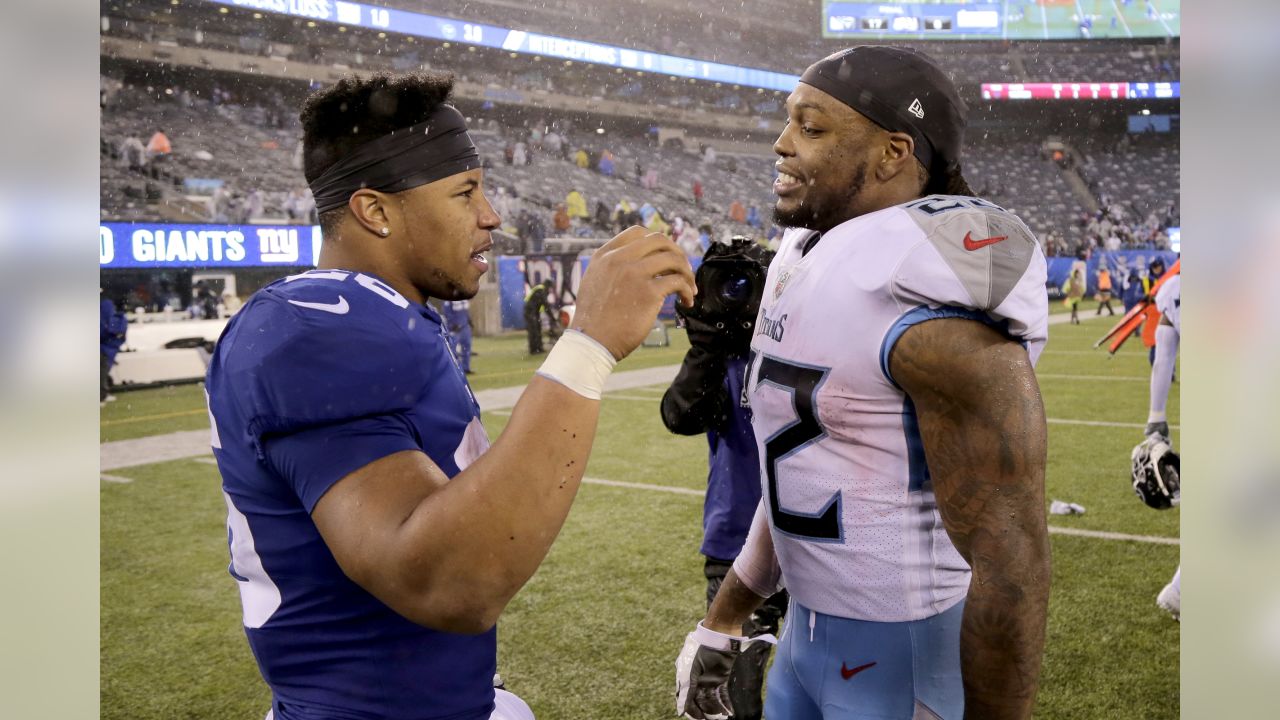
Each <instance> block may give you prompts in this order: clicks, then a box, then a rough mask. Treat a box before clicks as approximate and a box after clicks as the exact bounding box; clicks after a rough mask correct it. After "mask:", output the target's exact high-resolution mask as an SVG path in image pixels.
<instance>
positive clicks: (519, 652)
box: [101, 321, 1179, 720]
mask: <svg viewBox="0 0 1280 720" xmlns="http://www.w3.org/2000/svg"><path fill="white" fill-rule="evenodd" d="M1107 326H1108V324H1107V323H1106V322H1105V321H1095V322H1089V321H1087V322H1086V324H1084V325H1082V326H1069V325H1055V326H1053V327H1052V328H1051V331H1050V337H1051V341H1050V344H1049V346H1048V349H1047V351H1046V353H1045V355H1044V356H1042V358H1041V361H1040V363H1039V367H1038V370H1039V372H1040V375H1041V388H1042V391H1043V393H1044V396H1045V404H1046V408H1047V414H1048V416H1049V418H1050V420H1051V424H1050V426H1049V428H1050V445H1049V466H1048V479H1047V486H1048V495H1049V497H1051V498H1060V499H1063V500H1069V501H1073V502H1078V503H1080V504H1082V505H1084V506H1085V507H1086V508H1087V509H1088V512H1087V513H1086V514H1085V515H1082V516H1072V517H1058V516H1051V517H1050V523H1051V525H1054V526H1060V527H1073V528H1083V529H1090V530H1104V531H1111V532H1121V533H1131V534H1138V535H1155V536H1162V537H1176V536H1177V534H1178V511H1176V510H1173V511H1169V512H1156V511H1152V510H1149V509H1147V508H1146V507H1145V506H1143V505H1142V504H1141V503H1139V502H1138V501H1137V500H1136V499H1135V498H1134V497H1133V493H1132V491H1131V490H1130V489H1129V487H1128V482H1127V478H1128V464H1129V459H1128V455H1129V450H1130V449H1131V448H1132V447H1133V445H1134V444H1136V443H1137V441H1138V440H1139V439H1140V437H1141V428H1140V427H1112V426H1096V425H1072V424H1063V423H1056V422H1054V421H1055V420H1089V421H1103V422H1114V423H1127V424H1130V425H1135V426H1140V425H1141V424H1142V422H1143V421H1144V420H1145V415H1146V396H1147V392H1148V390H1147V384H1146V381H1145V380H1146V376H1147V374H1148V373H1149V368H1148V366H1147V361H1146V353H1145V350H1144V349H1143V348H1141V344H1140V343H1136V344H1132V345H1130V346H1126V348H1125V349H1123V350H1122V351H1121V352H1120V353H1118V354H1117V355H1116V356H1115V357H1114V358H1111V359H1108V358H1107V357H1106V354H1105V352H1103V351H1091V350H1089V346H1090V345H1091V344H1092V342H1093V341H1094V340H1095V339H1096V338H1097V336H1098V335H1100V334H1101V332H1102V331H1103V330H1105V327H1107ZM672 340H673V346H672V347H670V348H645V349H642V350H641V351H640V352H639V353H638V354H637V356H634V357H633V358H630V359H628V360H627V361H626V362H627V363H628V365H627V367H630V368H632V369H635V368H639V367H646V366H653V365H662V364H670V363H674V362H678V361H679V358H680V355H681V353H682V351H683V348H684V338H683V333H680V332H673V333H672ZM522 342H523V341H522V338H521V337H520V336H505V337H500V338H495V339H485V340H483V341H481V342H478V343H477V349H478V350H479V351H480V353H481V354H480V356H478V357H477V358H475V369H476V370H477V375H476V376H474V377H475V379H476V383H475V385H476V387H477V388H486V387H498V386H501V385H505V384H508V382H509V380H510V376H503V375H498V373H505V372H512V373H513V374H515V373H516V372H517V371H518V372H519V373H524V376H523V377H527V376H528V373H529V372H531V371H532V368H533V367H535V366H536V364H537V362H538V360H537V359H531V360H530V359H527V358H523V357H521V356H522V355H523V344H522ZM525 363H527V365H528V367H527V368H526V367H525ZM486 373H492V374H493V376H492V377H488V378H486V377H485V375H486ZM516 376H519V375H516ZM503 377H506V378H507V379H508V382H503V380H502V378H503ZM1177 388H1178V386H1177V385H1175V386H1174V394H1173V397H1171V398H1170V408H1169V410H1170V422H1171V423H1173V424H1175V425H1176V424H1177V422H1178V402H1177ZM661 391H662V388H661V387H651V388H636V389H632V390H626V391H623V392H618V393H611V394H609V395H606V401H605V403H604V405H603V408H602V413H601V421H600V431H599V434H598V439H597V443H596V448H595V451H594V452H593V454H592V458H591V461H590V463H589V465H588V468H587V475H588V477H590V478H603V479H608V480H625V481H629V482H638V483H646V484H651V485H659V486H671V487H678V488H699V489H700V488H701V487H702V486H703V484H704V478H705V473H706V465H705V463H706V455H705V453H706V444H705V442H704V441H703V440H702V439H701V438H699V437H693V438H683V437H674V436H671V435H670V434H668V433H667V432H666V430H665V429H664V428H663V427H662V425H661V422H660V420H659V418H658V410H657V404H658V399H659V397H660V396H661ZM202 403H203V396H202V394H201V392H200V390H199V388H198V387H186V388H171V389H166V390H157V391H142V392H137V393H128V394H123V393H122V394H121V399H120V401H118V402H116V403H113V404H111V405H109V406H108V407H107V408H106V409H105V410H104V412H103V437H104V440H105V439H116V438H117V437H136V436H139V435H146V434H156V433H160V432H169V431H172V430H176V429H195V428H199V427H203V426H204V417H205V416H204V415H203V408H202V407H201V406H202ZM191 410H198V411H199V413H191V415H190V416H187V415H173V416H169V417H165V418H153V419H148V420H138V421H136V422H132V423H130V422H118V421H124V420H130V419H133V418H137V417H145V416H147V415H164V414H167V413H177V412H190V411H191ZM484 419H485V424H486V426H487V427H488V429H489V432H490V435H491V437H496V436H497V434H498V433H499V432H500V431H501V429H502V427H503V425H504V424H505V422H506V416H505V415H503V414H501V413H486V414H485V418H484ZM108 423H110V424H108ZM125 428H128V430H125ZM1174 435H1175V440H1176V438H1177V432H1176V430H1175V433H1174ZM113 436H114V437H113ZM112 475H116V476H123V477H126V478H129V479H131V480H132V481H133V482H130V483H127V484H121V483H111V482H103V483H102V488H101V513H102V592H101V602H102V620H101V637H102V651H101V652H102V655H101V669H102V691H101V693H102V698H101V699H102V715H101V716H102V717H103V718H120V719H124V718H131V719H132V718H137V719H144V718H172V717H187V718H233V717H234V718H258V717H261V716H262V715H263V714H264V713H265V711H266V708H267V707H268V703H269V701H270V696H269V692H268V691H267V689H266V688H265V686H264V685H263V683H262V680H261V678H260V677H259V675H258V672H257V668H256V666H255V665H254V661H253V658H252V656H251V654H250V653H249V650H248V646H247V644H246V643H245V640H244V636H243V632H242V630H241V628H240V610H239V598H238V595H237V593H236V592H235V589H234V582H233V581H232V580H231V579H230V578H229V577H228V576H227V574H226V565H227V550H226V530H225V527H224V525H223V523H224V519H225V513H226V508H225V505H224V503H223V500H222V498H221V494H220V492H219V479H218V475H217V471H216V468H214V467H213V466H212V465H209V464H205V463H201V462H198V461H195V460H182V461H174V462H167V463H159V464H153V465H146V466H140V467H134V468H126V469H123V470H118V471H113V472H112ZM700 517H701V500H700V498H698V497H696V496H692V495H681V494H673V493H666V492H659V491H654V490H642V489H633V488H619V487H611V486H602V485H596V484H591V483H587V484H584V485H583V487H582V489H581V491H580V493H579V497H578V500H577V503H576V504H575V506H574V508H573V511H572V512H571V513H570V516H569V519H568V521H567V522H566V524H565V528H564V530H563V532H562V533H561V536H560V538H559V539H558V540H557V542H556V544H555V546H554V547H553V548H552V550H551V553H550V555H549V556H548V557H547V559H546V562H545V563H544V564H543V566H542V567H541V568H540V569H539V571H538V572H537V574H536V575H535V576H534V577H533V579H532V580H531V581H530V582H529V584H528V585H527V586H526V587H525V588H524V589H523V590H522V591H521V592H520V593H519V594H518V595H517V596H516V598H515V599H514V600H513V602H512V603H511V605H510V606H509V607H508V608H507V612H506V613H505V614H504V616H503V620H502V623H501V625H500V632H499V667H500V670H501V672H502V674H503V676H504V678H505V679H506V681H507V683H508V687H509V688H511V689H512V690H514V691H515V692H517V693H518V694H520V695H521V696H522V697H524V698H525V699H526V700H527V701H528V702H529V703H530V705H531V706H532V707H533V709H534V711H535V713H536V714H537V715H538V717H539V718H541V719H542V720H559V719H562V718H563V719H571V718H585V717H607V718H620V719H630V718H634V719H636V720H641V719H646V720H651V719H654V718H660V717H668V716H670V715H671V714H672V708H673V704H672V690H673V687H674V684H673V681H672V677H673V660H674V656H675V653H676V652H677V651H678V649H679V647H680V643H681V641H682V638H683V635H684V633H685V632H687V631H688V629H689V628H691V627H692V625H693V623H694V622H695V621H696V620H697V619H698V618H699V617H700V616H701V612H702V609H703V581H702V575H701V557H700V556H699V555H698V552H697V551H698V543H699V540H700V528H701V524H700ZM1052 543H1053V550H1054V585H1053V596H1052V601H1051V606H1050V619H1049V639H1048V645H1047V649H1046V652H1045V663H1044V671H1043V674H1042V678H1041V691H1040V695H1039V701H1038V706H1037V711H1036V717H1037V718H1064V719H1065V718H1073V719H1079V718H1174V717H1177V716H1178V712H1179V703H1178V691H1179V686H1178V667H1179V660H1178V647H1179V626H1178V624H1177V623H1174V622H1173V621H1172V620H1170V619H1169V618H1168V617H1167V616H1165V615H1164V614H1163V613H1162V612H1160V611H1159V610H1157V609H1156V607H1155V604H1154V599H1155V594H1156V593H1157V592H1158V591H1159V590H1160V588H1161V587H1162V586H1163V585H1164V583H1165V582H1167V580H1168V578H1169V577H1170V576H1171V575H1172V573H1173V570H1174V568H1175V566H1176V565H1177V564H1178V552H1179V549H1178V547H1176V546H1170V545H1157V544H1150V543H1139V542H1121V541H1112V540H1101V539H1094V538H1082V537H1074V536H1064V535H1054V536H1053V539H1052Z"/></svg>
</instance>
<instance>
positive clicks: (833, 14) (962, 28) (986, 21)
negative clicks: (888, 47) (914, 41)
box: [822, 0, 1004, 38]
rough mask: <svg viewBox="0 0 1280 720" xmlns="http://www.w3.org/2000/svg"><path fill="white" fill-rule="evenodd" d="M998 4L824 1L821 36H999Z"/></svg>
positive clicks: (999, 13)
mask: <svg viewBox="0 0 1280 720" xmlns="http://www.w3.org/2000/svg"><path fill="white" fill-rule="evenodd" d="M1002 8H1003V5H1002V4H1000V3H982V2H975V3H937V2H934V3H909V2H907V3H904V2H893V1H890V2H882V3H868V2H832V1H831V0H826V2H824V3H823V17H822V20H823V24H822V35H823V37H828V38H846V37H858V36H862V37H867V36H887V37H892V36H895V35H910V36H914V37H921V36H923V37H928V36H930V35H934V36H947V35H964V36H972V37H987V36H990V37H1000V34H1001V31H1002V30H1003V28H1004V21H1003V16H1002V13H1001V10H1002Z"/></svg>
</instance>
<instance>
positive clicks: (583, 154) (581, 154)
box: [573, 148, 591, 170]
mask: <svg viewBox="0 0 1280 720" xmlns="http://www.w3.org/2000/svg"><path fill="white" fill-rule="evenodd" d="M573 162H574V164H575V165H577V166H578V167H580V168H582V169H583V170H586V169H587V168H588V167H591V159H590V158H588V157H587V151H586V150H584V149H582V148H578V152H576V153H574V155H573Z"/></svg>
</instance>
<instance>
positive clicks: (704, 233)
mask: <svg viewBox="0 0 1280 720" xmlns="http://www.w3.org/2000/svg"><path fill="white" fill-rule="evenodd" d="M712 232H713V230H712V229H711V226H710V225H708V224H706V223H703V224H701V225H699V226H698V247H699V248H701V250H702V254H704V255H705V254H706V252H707V249H708V248H710V247H711V237H712V235H711V234H712Z"/></svg>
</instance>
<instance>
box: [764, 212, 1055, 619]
mask: <svg viewBox="0 0 1280 720" xmlns="http://www.w3.org/2000/svg"><path fill="white" fill-rule="evenodd" d="M814 234H815V233H813V232H812V231H808V230H790V231H787V233H785V234H784V237H783V240H782V244H781V246H780V247H779V249H778V254H777V256H776V257H775V258H774V260H773V263H772V265H771V266H770V268H769V276H768V280H767V281H766V283H765V288H764V296H763V298H762V299H761V303H760V314H759V317H758V318H757V325H756V335H755V337H754V338H753V339H752V342H751V350H752V365H751V367H750V369H749V371H748V381H749V384H748V387H747V393H748V397H749V398H750V402H751V408H752V412H753V416H754V419H753V421H752V426H753V427H754V429H755V435H756V442H757V443H758V446H759V450H760V458H761V467H762V472H761V485H762V486H763V496H764V497H763V503H764V508H765V510H766V511H767V512H768V516H769V526H770V529H771V530H772V535H773V542H774V547H775V549H776V552H777V556H778V563H779V565H780V566H781V568H782V575H783V579H784V580H785V583H786V587H787V589H788V590H790V591H791V594H792V595H793V596H794V597H795V598H796V600H797V601H798V602H799V603H800V604H802V605H804V606H806V607H808V608H812V609H813V610H816V611H818V612H821V613H825V614H828V615H835V616H839V617H846V618H854V619H859V620H872V621H878V622H902V621H908V620H919V619H922V618H926V617H931V616H933V615H936V614H938V613H940V612H942V611H944V610H946V609H948V608H950V607H951V606H953V605H954V604H955V603H957V602H959V601H960V600H961V599H962V598H963V597H964V595H965V592H966V591H967V589H968V586H969V566H968V565H967V564H966V563H965V561H964V559H963V558H962V557H960V554H959V552H957V551H956V549H955V547H954V546H953V545H952V544H951V540H950V538H949V537H948V536H947V533H946V530H945V529H944V528H943V526H942V519H941V516H940V515H939V513H938V508H937V504H936V502H935V500H934V495H933V485H932V482H931V480H930V478H929V469H928V467H927V466H926V464H925V456H924V445H923V443H922V442H921V439H920V432H919V428H918V425H917V422H916V416H915V410H914V408H913V407H912V405H911V402H910V400H909V399H908V398H907V396H906V395H905V394H904V393H903V392H902V390H900V389H899V388H898V386H897V385H896V384H895V383H894V381H893V379H892V378H890V377H889V353H890V351H891V350H892V349H893V345H894V343H895V342H896V341H897V340H898V338H899V337H901V335H902V333H903V332H905V331H906V329H907V328H909V327H911V326H912V325H914V324H916V323H919V322H922V321H925V320H929V319H932V318H947V317H961V318H971V319H974V320H977V321H980V322H984V323H987V324H989V325H992V326H994V327H996V328H998V329H1000V330H1002V331H1003V332H1004V333H1005V334H1006V335H1008V336H1009V337H1011V338H1013V339H1015V340H1018V341H1020V342H1021V343H1023V344H1024V345H1025V347H1026V348H1027V350H1028V352H1029V353H1030V355H1031V360H1032V361H1033V362H1034V361H1035V360H1036V358H1038V357H1039V355H1040V351H1041V350H1042V349H1043V347H1044V343H1045V340H1046V337H1047V333H1048V320H1049V317H1048V312H1049V308H1048V295H1047V293H1046V291H1045V280H1046V275H1045V260H1044V256H1043V254H1042V253H1041V251H1040V246H1039V244H1038V243H1037V242H1036V239H1035V237H1034V236H1033V235H1032V233H1031V231H1030V230H1028V229H1027V227H1026V225H1024V224H1023V223H1022V221H1021V220H1019V219H1018V218H1017V217H1016V216H1014V215H1013V214H1011V213H1009V212H1007V211H1005V210H1004V209H1002V208H1000V207H997V206H995V205H992V204H991V203H989V202H986V201H984V200H979V199H975V198H965V197H953V196H938V195H934V196H930V197H926V198H921V199H919V200H914V201H912V202H910V203H906V204H903V205H899V206H897V207H892V208H886V209H884V210H880V211H878V212H874V213H870V214H868V215H863V216H861V217H857V218H854V219H852V220H849V221H848V222H845V223H843V224H841V225H839V226H838V227H836V228H834V229H832V230H831V231H830V232H828V233H826V234H825V235H824V236H822V238H821V242H818V243H817V245H815V246H814V247H813V248H812V249H811V250H810V251H809V252H808V254H807V255H806V254H803V248H804V245H805V243H806V241H807V240H809V239H810V238H811V237H812V236H813V235H814Z"/></svg>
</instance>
